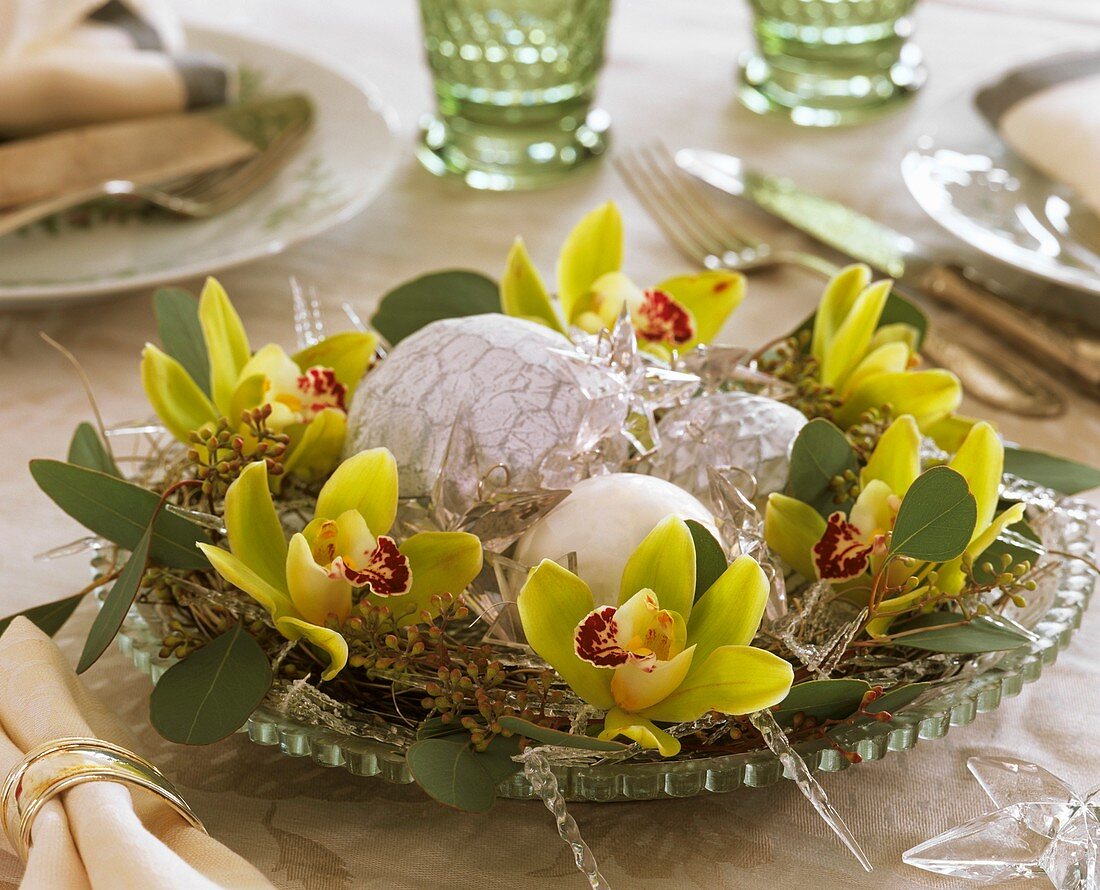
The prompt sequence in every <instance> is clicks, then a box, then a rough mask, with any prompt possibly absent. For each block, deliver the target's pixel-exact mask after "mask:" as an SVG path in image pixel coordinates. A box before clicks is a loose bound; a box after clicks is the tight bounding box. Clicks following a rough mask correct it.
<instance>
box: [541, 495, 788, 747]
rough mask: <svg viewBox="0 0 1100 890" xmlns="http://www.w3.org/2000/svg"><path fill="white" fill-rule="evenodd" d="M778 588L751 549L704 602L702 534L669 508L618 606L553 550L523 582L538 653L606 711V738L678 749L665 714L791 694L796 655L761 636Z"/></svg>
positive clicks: (625, 580) (673, 717)
mask: <svg viewBox="0 0 1100 890" xmlns="http://www.w3.org/2000/svg"><path fill="white" fill-rule="evenodd" d="M768 590H769V585H768V580H767V578H766V576H765V575H764V572H763V570H762V569H761V568H760V566H759V565H758V564H757V563H756V561H755V560H753V559H752V558H751V557H748V556H742V557H740V558H739V559H737V560H735V561H734V562H733V563H732V564H731V565H730V566H729V568H727V569H726V571H725V572H724V573H723V574H722V576H721V577H719V578H718V580H717V581H715V582H714V584H712V585H711V587H710V588H709V589H708V590H707V591H706V592H705V593H704V594H703V595H702V596H701V597H700V598H699V600H698V601H697V602H694V601H693V600H694V594H695V544H694V542H693V540H692V537H691V532H690V530H689V529H688V527H687V524H686V523H685V522H684V521H683V520H682V519H680V518H679V517H677V516H669V517H667V518H666V519H664V520H663V521H662V522H661V523H660V524H659V525H658V526H657V527H656V528H655V529H653V531H652V532H650V534H649V535H648V536H647V537H646V538H645V539H644V540H643V541H642V543H641V544H640V545H639V546H638V549H637V550H635V551H634V553H633V555H632V556H631V557H630V559H629V560H628V562H627V564H626V567H625V569H624V570H623V575H622V582H621V585H620V594H619V605H618V606H617V607H616V606H602V607H599V608H595V609H594V608H593V605H594V604H593V599H592V591H591V590H590V589H589V588H588V585H587V584H585V583H584V581H582V580H581V579H580V578H578V577H577V576H576V575H574V574H572V573H571V572H569V571H568V570H566V569H564V568H563V567H562V566H560V565H558V564H557V563H555V562H551V561H550V560H543V561H542V563H540V564H539V565H538V566H537V567H536V568H534V569H532V570H531V572H530V574H529V575H528V577H527V582H526V583H525V584H524V586H523V589H522V590H521V591H520V595H519V614H520V619H521V621H522V622H523V631H524V633H525V634H526V635H527V641H528V643H530V644H531V647H532V648H533V649H534V650H535V652H537V653H538V654H539V656H540V657H542V658H543V659H544V660H545V661H547V662H548V663H549V664H550V665H552V666H553V667H554V668H555V669H556V670H557V671H558V673H559V674H560V675H561V676H562V678H563V679H564V680H565V681H566V682H567V683H568V684H569V685H570V687H572V689H573V690H574V691H575V692H576V693H577V695H579V696H580V697H581V698H583V699H584V700H585V701H586V702H588V703H589V704H591V705H592V706H594V707H596V708H599V709H601V710H603V711H606V714H605V717H604V729H603V731H602V732H601V734H600V737H601V738H605V739H610V738H614V737H616V736H620V735H622V736H626V737H627V738H629V739H633V740H634V741H636V742H638V743H639V744H640V745H642V746H644V747H647V748H657V749H658V750H659V751H660V752H661V754H662V755H664V756H671V755H673V754H676V753H677V752H678V751H679V750H680V743H679V741H678V740H677V739H676V738H675V737H674V736H672V735H670V734H669V733H667V732H665V731H664V730H662V729H660V728H659V727H658V726H657V725H656V724H655V723H654V721H658V722H663V723H682V722H685V721H689V720H695V719H697V718H699V717H701V716H703V715H704V714H706V713H707V712H708V711H719V712H721V713H723V714H747V713H750V712H752V711H758V710H760V709H762V708H769V707H771V706H772V705H775V704H778V703H779V702H781V701H782V700H783V699H784V698H786V696H787V692H788V691H789V690H790V686H791V681H792V679H793V676H794V675H793V671H792V668H791V666H790V664H788V663H787V662H786V661H784V660H783V659H782V658H779V657H778V656H777V655H773V654H772V653H770V652H766V651H764V650H763V649H756V648H754V647H753V646H751V645H749V644H750V643H751V642H752V639H753V637H754V636H755V634H756V630H757V628H758V627H759V625H760V618H761V616H762V615H763V612H764V607H765V605H766V604H767V600H768Z"/></svg>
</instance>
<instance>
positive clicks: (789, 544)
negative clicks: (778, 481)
mask: <svg viewBox="0 0 1100 890" xmlns="http://www.w3.org/2000/svg"><path fill="white" fill-rule="evenodd" d="M823 534H825V520H824V519H823V518H822V517H821V514H820V513H818V512H817V511H816V510H815V509H814V508H813V507H811V506H810V505H809V504H805V503H803V502H802V501H799V500H795V499H794V498H792V497H788V496H787V495H785V494H772V495H769V496H768V504H767V507H766V508H765V510H764V537H765V539H766V540H767V542H768V546H769V547H770V548H771V549H772V550H773V551H774V552H775V553H776V554H778V555H779V558H780V559H782V560H783V561H784V562H785V563H786V564H787V565H789V566H790V567H791V568H792V569H794V570H795V571H796V572H798V574H800V575H801V576H802V577H803V578H806V579H807V580H811V581H812V580H813V579H815V578H816V577H817V572H816V571H815V570H814V563H813V546H814V544H816V543H817V542H818V541H820V540H821V536H822V535H823Z"/></svg>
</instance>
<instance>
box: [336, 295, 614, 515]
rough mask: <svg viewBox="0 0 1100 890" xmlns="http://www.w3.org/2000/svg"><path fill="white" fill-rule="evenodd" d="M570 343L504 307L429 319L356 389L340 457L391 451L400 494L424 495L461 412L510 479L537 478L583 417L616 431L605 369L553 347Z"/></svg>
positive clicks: (522, 482) (526, 484) (519, 482)
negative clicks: (504, 311)
mask: <svg viewBox="0 0 1100 890" xmlns="http://www.w3.org/2000/svg"><path fill="white" fill-rule="evenodd" d="M569 345H570V344H569V342H568V341H567V340H566V339H565V338H564V337H562V336H561V335H560V334H557V333H555V332H554V331H551V330H550V329H549V328H546V327H544V326H542V325H539V324H535V323H534V322H530V321H524V320H522V319H518V318H511V317H509V316H506V315H496V314H488V315H472V316H466V317H464V318H449V319H444V320H442V321H436V322H433V323H432V324H430V325H427V326H426V327H424V328H422V329H421V330H419V331H417V332H416V333H415V334H412V335H411V336H409V337H407V338H406V339H404V340H402V341H401V342H400V343H399V344H397V346H396V347H394V349H393V351H392V352H390V354H389V355H388V356H387V357H386V359H385V360H384V361H383V362H382V364H381V366H380V367H378V368H377V369H375V370H373V371H371V372H370V373H369V374H368V375H367V376H366V378H365V379H364V380H363V382H362V384H361V385H360V386H359V388H358V389H357V390H356V393H355V397H354V399H353V400H352V404H351V408H350V410H349V412H348V437H347V443H346V445H345V456H347V455H350V454H354V453H356V452H358V451H361V450H362V449H364V448H375V447H378V446H385V447H386V448H389V449H390V451H392V452H393V454H394V456H395V457H396V459H397V464H398V467H399V469H400V486H401V495H402V496H403V497H420V496H423V495H426V494H428V493H429V492H430V490H431V487H432V484H433V483H434V482H435V479H436V477H437V475H438V474H439V470H440V466H441V465H442V463H443V458H444V454H445V452H446V449H447V443H448V441H449V438H450V434H451V430H452V427H453V425H454V423H455V419H456V418H457V417H458V415H459V412H460V411H461V412H464V413H465V421H466V423H467V427H468V429H469V431H470V433H471V435H472V438H473V441H474V444H475V446H476V448H477V450H478V452H479V454H480V455H483V456H484V457H485V459H486V460H487V461H488V465H489V466H491V465H493V464H495V463H500V464H503V465H505V466H506V467H507V468H508V470H509V471H510V473H511V479H512V483H513V484H514V485H516V486H517V487H521V488H534V487H537V486H538V485H539V483H540V481H541V478H540V473H539V467H540V465H541V464H542V463H543V461H544V460H545V459H546V458H547V456H548V455H549V454H550V453H551V452H552V451H554V450H555V449H561V448H562V447H569V446H570V445H571V444H572V443H574V442H576V441H577V437H578V432H579V431H580V429H581V427H582V425H585V424H587V426H586V428H593V427H595V428H598V429H601V430H602V429H606V430H608V431H611V430H615V431H617V430H618V429H619V428H620V427H621V425H622V420H623V418H624V416H625V413H626V411H625V408H624V407H623V405H622V402H621V401H620V400H618V399H617V398H612V397H609V396H608V395H607V391H608V388H609V385H610V380H609V378H608V376H607V375H605V374H603V373H602V372H601V371H599V370H597V369H595V368H592V367H590V366H587V365H584V364H581V363H578V362H571V361H569V360H567V359H565V358H563V357H562V356H561V355H558V354H556V353H555V352H553V350H554V349H567V348H569ZM589 395H602V397H600V398H596V399H592V398H589Z"/></svg>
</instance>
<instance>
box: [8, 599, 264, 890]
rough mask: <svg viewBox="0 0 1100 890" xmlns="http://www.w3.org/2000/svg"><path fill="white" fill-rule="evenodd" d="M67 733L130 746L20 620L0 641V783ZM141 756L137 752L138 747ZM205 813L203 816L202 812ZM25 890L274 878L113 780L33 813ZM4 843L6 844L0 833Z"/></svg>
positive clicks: (259, 884)
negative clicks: (35, 750) (43, 746)
mask: <svg viewBox="0 0 1100 890" xmlns="http://www.w3.org/2000/svg"><path fill="white" fill-rule="evenodd" d="M65 736H94V737H96V738H101V739H104V740H106V741H110V742H114V743H115V744H117V745H122V746H123V747H126V748H129V749H130V750H134V748H135V743H134V739H133V738H132V737H131V736H130V734H129V732H127V730H126V728H125V727H124V726H122V724H121V723H119V721H118V718H117V717H116V716H115V714H114V713H112V712H111V710H110V709H109V708H108V707H107V706H106V705H105V704H104V703H103V702H102V701H100V700H99V699H97V698H95V697H94V696H92V695H91V694H90V693H89V692H88V691H87V690H86V689H85V688H84V685H83V684H82V683H81V681H80V680H79V679H78V678H77V676H76V675H75V674H74V673H73V671H72V668H70V667H69V665H68V663H67V662H66V661H65V658H64V656H62V654H61V652H60V651H59V650H58V648H57V646H55V645H54V643H53V641H52V640H51V639H49V637H47V636H46V635H45V634H43V633H42V632H41V631H40V630H39V629H38V628H36V627H35V626H34V625H33V624H31V623H30V622H29V621H27V620H26V619H25V618H16V619H15V621H13V622H12V623H11V626H10V627H8V629H7V631H5V633H4V635H3V636H2V637H0V781H2V778H3V776H5V775H7V773H8V771H9V770H10V769H11V768H12V767H13V766H14V765H15V764H16V763H18V762H19V760H20V759H22V757H23V754H24V753H26V752H27V751H29V750H30V749H31V748H34V747H36V746H38V745H40V744H42V743H44V742H48V741H51V740H53V739H56V738H62V737H65ZM138 753H140V752H138ZM198 815H199V817H200V818H202V813H199V814H198ZM31 841H32V845H31V853H30V859H29V861H28V863H27V870H26V873H25V875H24V877H23V882H22V884H21V887H22V888H23V890H86V888H90V890H101V888H102V890H148V888H150V887H173V888H176V887H178V888H188V890H219V888H232V890H238V888H241V890H249V888H264V890H271V886H272V885H271V884H270V883H269V882H268V881H267V879H266V878H264V877H263V875H261V874H260V873H259V872H258V871H256V869H255V868H253V867H252V866H251V865H249V864H248V863H247V862H245V861H244V860H243V859H241V858H240V857H239V856H237V854H236V853H233V852H232V851H230V850H229V849H227V848H226V847H224V846H222V845H221V844H220V843H218V842H217V841H216V840H214V839H213V838H211V837H208V836H207V835H205V834H203V833H202V832H201V831H199V830H198V829H195V828H192V827H191V826H190V825H189V824H188V823H187V822H185V821H184V820H183V819H182V818H181V817H180V816H179V815H177V814H176V812H175V811H174V810H173V809H172V808H171V807H169V806H168V805H167V804H166V803H164V802H163V801H161V800H160V799H159V798H156V797H154V796H152V795H151V794H146V793H145V792H140V791H139V792H135V795H134V797H133V798H131V796H130V791H129V789H128V788H127V787H126V786H124V785H121V784H117V783H113V782H91V783H87V784H84V785H78V786H76V787H75V788H72V789H71V790H69V791H67V792H65V793H64V794H63V795H62V796H61V797H58V798H54V799H53V800H52V801H50V802H49V803H48V804H47V805H46V806H45V807H44V808H43V809H42V811H41V812H40V813H39V814H38V816H37V818H36V819H35V822H34V827H33V833H32V835H31ZM0 845H6V842H5V841H4V840H2V835H0Z"/></svg>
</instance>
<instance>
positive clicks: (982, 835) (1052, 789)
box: [902, 757, 1100, 890]
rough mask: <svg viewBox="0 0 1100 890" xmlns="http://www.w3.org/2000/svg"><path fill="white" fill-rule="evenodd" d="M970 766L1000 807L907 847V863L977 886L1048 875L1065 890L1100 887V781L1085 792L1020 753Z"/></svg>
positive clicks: (983, 759)
mask: <svg viewBox="0 0 1100 890" xmlns="http://www.w3.org/2000/svg"><path fill="white" fill-rule="evenodd" d="M966 765H967V767H968V768H969V769H970V772H971V773H973V774H974V778H976V779H977V780H978V784H980V785H981V786H982V790H983V791H985V793H986V794H987V795H988V796H989V798H990V800H992V801H993V803H994V805H995V806H996V807H997V809H995V810H993V811H992V812H988V813H984V814H983V815H981V816H978V817H976V818H974V819H971V820H970V821H969V822H964V823H963V824H962V825H958V826H956V827H955V828H952V829H951V830H950V831H945V832H944V833H943V834H940V835H938V836H936V837H934V838H932V839H931V840H927V841H925V842H924V843H923V844H918V845H917V846H915V847H913V848H912V849H910V850H906V851H905V853H903V854H902V859H903V861H905V862H906V863H907V864H909V865H913V866H916V867H917V868H922V869H924V870H925V871H931V872H935V873H937V874H941V875H949V876H950V877H954V878H965V879H968V880H970V881H973V882H975V883H976V884H985V885H991V884H1000V883H1002V882H1004V881H1009V880H1012V879H1016V878H1044V877H1045V878H1046V879H1047V880H1048V881H1049V882H1050V884H1051V885H1052V886H1054V887H1056V888H1058V890H1100V786H1097V787H1096V788H1093V789H1092V790H1091V791H1089V792H1088V793H1087V794H1085V795H1084V796H1082V795H1079V794H1077V792H1075V791H1074V790H1073V789H1072V788H1071V787H1070V786H1069V785H1068V784H1066V782H1065V781H1063V780H1062V779H1060V778H1058V776H1056V775H1054V774H1053V773H1051V772H1050V771H1048V770H1046V769H1043V767H1041V766H1038V765H1037V764H1034V763H1029V762H1028V761H1026V760H1017V759H1015V758H1012V757H971V758H970V759H969V760H968V761H967V762H966Z"/></svg>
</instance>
